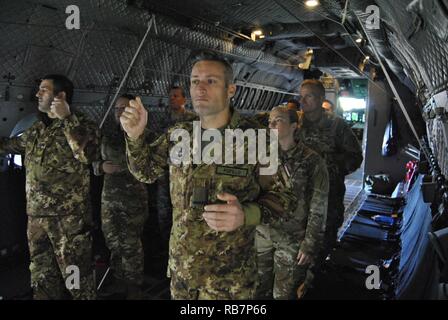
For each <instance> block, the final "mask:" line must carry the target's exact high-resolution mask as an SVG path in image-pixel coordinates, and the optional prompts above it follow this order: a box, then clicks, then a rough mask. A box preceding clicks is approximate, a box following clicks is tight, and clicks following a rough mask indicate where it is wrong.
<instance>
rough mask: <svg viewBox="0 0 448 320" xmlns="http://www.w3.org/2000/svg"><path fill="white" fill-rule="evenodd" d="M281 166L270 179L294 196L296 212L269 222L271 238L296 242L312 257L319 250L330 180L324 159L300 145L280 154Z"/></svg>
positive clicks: (278, 240)
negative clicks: (281, 184) (284, 185)
mask: <svg viewBox="0 0 448 320" xmlns="http://www.w3.org/2000/svg"><path fill="white" fill-rule="evenodd" d="M280 160H281V166H280V167H279V171H278V174H277V175H276V176H274V177H273V179H282V180H283V182H282V183H283V184H286V185H287V187H288V188H290V189H291V190H292V191H293V192H294V194H295V196H296V197H297V205H296V208H295V210H293V211H291V213H290V215H289V216H288V217H287V219H279V220H277V221H275V222H272V223H271V224H270V225H269V227H270V228H271V237H272V239H273V240H274V241H277V242H286V243H297V242H299V245H300V250H301V251H303V252H304V253H306V254H309V255H313V254H316V252H318V250H319V245H320V242H321V241H322V238H323V234H324V230H325V221H326V215H327V203H328V189H329V177H328V171H327V168H326V165H325V162H324V160H323V159H322V158H321V157H320V156H319V155H318V154H317V153H316V152H314V151H313V150H311V149H310V148H308V147H306V146H305V145H304V144H303V143H301V142H299V143H298V144H297V145H296V146H294V147H293V148H292V149H290V150H288V151H286V152H284V151H281V152H280Z"/></svg>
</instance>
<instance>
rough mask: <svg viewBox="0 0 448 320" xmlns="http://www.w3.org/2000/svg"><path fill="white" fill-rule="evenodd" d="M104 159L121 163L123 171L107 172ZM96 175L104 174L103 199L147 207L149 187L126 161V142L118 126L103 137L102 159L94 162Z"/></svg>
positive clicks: (109, 201)
mask: <svg viewBox="0 0 448 320" xmlns="http://www.w3.org/2000/svg"><path fill="white" fill-rule="evenodd" d="M104 161H112V163H113V164H116V165H119V166H120V167H121V171H119V172H116V173H113V174H105V172H104V171H103V163H104ZM92 166H93V172H94V174H95V175H97V176H100V175H104V183H103V191H102V201H103V203H104V202H108V203H111V202H116V201H120V203H123V202H128V203H129V204H128V205H131V204H132V205H133V206H138V207H140V208H143V209H144V208H146V207H147V203H146V202H147V198H148V195H147V188H146V185H145V184H143V183H141V182H139V181H138V180H136V179H135V178H134V176H133V175H132V174H131V173H130V172H129V169H128V166H127V163H126V143H125V137H124V133H123V131H121V130H120V128H116V130H115V131H113V132H111V133H108V134H104V135H102V137H101V160H98V161H95V162H93V163H92Z"/></svg>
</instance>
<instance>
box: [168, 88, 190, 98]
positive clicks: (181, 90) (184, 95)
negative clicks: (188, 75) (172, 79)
mask: <svg viewBox="0 0 448 320" xmlns="http://www.w3.org/2000/svg"><path fill="white" fill-rule="evenodd" d="M171 90H180V94H181V95H182V97H184V98H185V97H186V93H185V89H184V88H183V87H181V86H172V87H171V88H170V91H171Z"/></svg>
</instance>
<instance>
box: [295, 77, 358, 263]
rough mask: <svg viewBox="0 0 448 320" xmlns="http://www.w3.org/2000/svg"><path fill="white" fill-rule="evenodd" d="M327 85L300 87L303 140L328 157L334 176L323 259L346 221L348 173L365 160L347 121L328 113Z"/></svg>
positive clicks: (314, 82) (315, 83) (313, 83)
mask: <svg viewBox="0 0 448 320" xmlns="http://www.w3.org/2000/svg"><path fill="white" fill-rule="evenodd" d="M324 98H325V88H324V86H323V85H322V83H321V82H320V81H318V80H305V81H304V82H302V84H301V87H300V104H301V107H302V112H303V115H302V117H301V120H299V122H300V124H299V127H300V130H299V133H300V135H301V139H302V141H303V142H304V143H305V145H307V146H308V147H310V148H312V149H313V150H315V151H316V152H317V153H319V155H320V156H322V157H323V158H324V159H325V162H326V164H327V169H328V173H329V176H330V193H329V197H328V213H327V225H326V231H325V240H324V245H323V252H322V259H324V258H325V257H326V255H327V254H328V253H329V252H330V250H331V249H332V248H333V247H334V246H335V244H336V240H337V233H338V229H339V227H341V225H342V223H343V222H344V211H345V208H344V195H345V184H344V180H345V176H346V175H348V174H349V173H352V172H354V171H355V170H356V169H358V168H359V167H360V165H361V163H362V160H363V156H362V149H361V146H360V144H359V142H358V140H357V139H356V136H355V135H354V133H353V132H352V130H351V129H350V127H349V126H348V125H347V124H346V123H345V121H344V120H343V119H342V118H340V117H338V116H336V115H334V114H330V113H327V112H325V110H324V109H323V108H322V102H323V100H324Z"/></svg>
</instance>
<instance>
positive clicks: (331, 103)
mask: <svg viewBox="0 0 448 320" xmlns="http://www.w3.org/2000/svg"><path fill="white" fill-rule="evenodd" d="M324 102H326V103H328V104H329V105H330V106H331V109H332V110H334V103H333V102H331V101H330V100H328V99H324V101H322V104H323V103H324Z"/></svg>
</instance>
